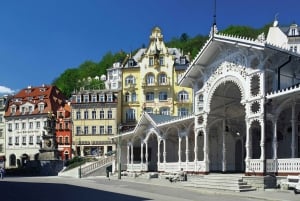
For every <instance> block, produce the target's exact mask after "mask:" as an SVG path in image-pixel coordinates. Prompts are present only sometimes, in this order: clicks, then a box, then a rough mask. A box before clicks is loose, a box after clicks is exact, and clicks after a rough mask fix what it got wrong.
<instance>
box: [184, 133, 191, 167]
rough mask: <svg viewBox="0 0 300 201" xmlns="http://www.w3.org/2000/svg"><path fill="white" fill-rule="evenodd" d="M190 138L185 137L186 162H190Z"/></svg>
mask: <svg viewBox="0 0 300 201" xmlns="http://www.w3.org/2000/svg"><path fill="white" fill-rule="evenodd" d="M189 152H190V151H189V137H188V136H187V135H186V136H185V161H186V162H189Z"/></svg>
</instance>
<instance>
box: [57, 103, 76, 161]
mask: <svg viewBox="0 0 300 201" xmlns="http://www.w3.org/2000/svg"><path fill="white" fill-rule="evenodd" d="M56 141H57V145H58V151H59V158H60V159H61V160H69V159H72V121H71V106H70V102H68V103H67V104H65V105H64V106H61V107H60V108H59V109H58V110H57V112H56Z"/></svg>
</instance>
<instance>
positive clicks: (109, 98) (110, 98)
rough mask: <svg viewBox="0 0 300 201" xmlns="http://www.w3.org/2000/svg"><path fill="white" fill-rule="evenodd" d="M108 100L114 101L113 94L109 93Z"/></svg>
mask: <svg viewBox="0 0 300 201" xmlns="http://www.w3.org/2000/svg"><path fill="white" fill-rule="evenodd" d="M107 102H113V95H112V94H107Z"/></svg>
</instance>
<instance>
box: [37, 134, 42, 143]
mask: <svg viewBox="0 0 300 201" xmlns="http://www.w3.org/2000/svg"><path fill="white" fill-rule="evenodd" d="M36 143H37V144H40V143H41V136H39V135H38V136H36Z"/></svg>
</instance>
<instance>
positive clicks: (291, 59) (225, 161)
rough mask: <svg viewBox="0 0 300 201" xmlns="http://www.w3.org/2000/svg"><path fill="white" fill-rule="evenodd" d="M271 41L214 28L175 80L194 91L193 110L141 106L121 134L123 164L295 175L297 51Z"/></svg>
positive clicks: (299, 141)
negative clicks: (174, 113)
mask: <svg viewBox="0 0 300 201" xmlns="http://www.w3.org/2000/svg"><path fill="white" fill-rule="evenodd" d="M276 26H277V24H276V23H274V26H273V27H271V28H270V30H272V29H276ZM213 28H214V30H216V29H215V27H213ZM273 37H274V38H275V39H274V38H273ZM294 37H299V34H297V35H295V36H294ZM276 39H277V36H276V35H274V34H273V35H272V31H271V32H269V34H268V37H267V39H265V37H264V35H260V36H259V37H258V38H257V39H249V38H245V37H239V36H228V35H223V34H220V33H217V31H214V32H212V33H211V35H210V38H209V39H208V41H207V42H206V44H205V45H204V46H203V48H202V49H201V50H200V52H199V53H198V55H197V56H196V57H195V59H194V60H193V61H192V62H191V63H190V65H189V67H188V68H187V69H186V71H185V72H184V74H183V76H182V77H181V79H180V80H179V84H180V86H181V87H191V88H192V91H193V93H192V94H193V101H194V114H193V115H191V116H183V117H181V118H167V117H166V116H160V115H155V114H151V113H150V114H149V113H147V112H146V111H144V112H143V113H142V116H141V118H140V119H139V122H138V123H137V126H136V127H135V129H134V130H132V131H127V132H124V133H122V135H121V137H122V141H123V144H122V145H123V147H122V153H123V155H122V156H123V159H122V163H124V165H125V166H126V169H127V170H128V171H149V170H155V171H160V172H173V171H178V170H180V169H181V168H183V169H184V170H185V171H187V172H195V173H204V174H207V173H210V172H224V173H226V172H243V173H245V174H246V175H265V174H275V175H287V174H299V173H300V159H299V158H300V136H299V132H300V131H299V128H300V111H299V104H300V85H299V84H300V78H299V74H300V68H299V66H300V58H299V57H300V55H299V54H297V53H296V51H294V50H295V49H294V48H293V49H291V48H289V47H287V46H285V45H283V46H282V44H278V43H274V42H272V43H271V42H270V41H275V40H276ZM296 44H297V43H296Z"/></svg>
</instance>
